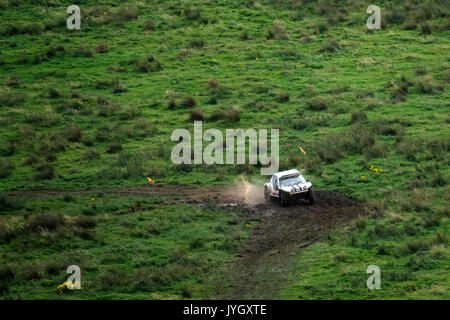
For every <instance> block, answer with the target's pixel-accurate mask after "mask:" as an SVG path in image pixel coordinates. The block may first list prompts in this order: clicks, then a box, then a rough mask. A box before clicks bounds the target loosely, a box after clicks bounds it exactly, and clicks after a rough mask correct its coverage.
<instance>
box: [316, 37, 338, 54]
mask: <svg viewBox="0 0 450 320" xmlns="http://www.w3.org/2000/svg"><path fill="white" fill-rule="evenodd" d="M339 48H340V44H339V41H338V40H336V39H333V38H330V39H328V40H327V42H325V43H324V45H323V46H322V48H321V49H320V52H329V53H333V52H336V51H338V49H339Z"/></svg>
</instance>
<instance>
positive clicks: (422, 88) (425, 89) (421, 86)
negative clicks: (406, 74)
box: [416, 75, 440, 93]
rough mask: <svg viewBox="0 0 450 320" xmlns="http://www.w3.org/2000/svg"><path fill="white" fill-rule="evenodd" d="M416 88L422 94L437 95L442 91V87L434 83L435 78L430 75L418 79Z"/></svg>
mask: <svg viewBox="0 0 450 320" xmlns="http://www.w3.org/2000/svg"><path fill="white" fill-rule="evenodd" d="M416 87H417V91H419V92H420V93H435V92H437V91H439V90H440V87H439V86H438V85H437V84H435V83H434V81H433V78H431V77H430V76H429V75H425V76H423V77H421V78H419V79H417V81H416Z"/></svg>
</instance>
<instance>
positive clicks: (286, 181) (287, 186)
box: [264, 169, 314, 207]
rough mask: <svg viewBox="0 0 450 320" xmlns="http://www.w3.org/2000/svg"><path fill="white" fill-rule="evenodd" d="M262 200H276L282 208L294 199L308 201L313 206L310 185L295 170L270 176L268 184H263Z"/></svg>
mask: <svg viewBox="0 0 450 320" xmlns="http://www.w3.org/2000/svg"><path fill="white" fill-rule="evenodd" d="M264 198H266V199H277V198H278V200H279V201H280V204H281V206H283V207H284V206H286V205H287V204H288V203H289V201H291V200H296V199H308V200H309V203H310V204H313V203H314V199H313V192H312V183H311V182H309V181H308V180H306V179H305V178H304V177H303V176H302V174H301V173H300V172H299V171H298V170H295V169H293V170H287V171H282V172H278V173H275V174H274V175H273V176H272V178H271V179H270V182H268V183H265V184H264Z"/></svg>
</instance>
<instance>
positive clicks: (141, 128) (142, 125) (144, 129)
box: [133, 118, 157, 137]
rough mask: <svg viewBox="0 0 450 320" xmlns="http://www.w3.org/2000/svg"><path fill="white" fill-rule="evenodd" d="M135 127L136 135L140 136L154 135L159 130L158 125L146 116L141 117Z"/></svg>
mask: <svg viewBox="0 0 450 320" xmlns="http://www.w3.org/2000/svg"><path fill="white" fill-rule="evenodd" d="M133 129H134V131H135V135H136V136H139V137H146V136H153V135H155V133H156V132H157V127H156V126H155V125H154V124H152V123H150V122H148V121H147V120H146V119H144V118H139V119H137V120H136V121H135V122H134V126H133Z"/></svg>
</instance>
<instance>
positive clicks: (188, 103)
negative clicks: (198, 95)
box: [180, 96, 197, 108]
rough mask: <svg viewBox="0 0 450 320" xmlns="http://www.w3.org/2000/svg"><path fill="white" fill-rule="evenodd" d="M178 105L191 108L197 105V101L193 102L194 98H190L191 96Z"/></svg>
mask: <svg viewBox="0 0 450 320" xmlns="http://www.w3.org/2000/svg"><path fill="white" fill-rule="evenodd" d="M180 105H181V106H182V107H185V108H192V107H195V106H196V105H197V101H195V99H194V97H192V96H186V97H184V99H183V100H182V101H181V103H180Z"/></svg>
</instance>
